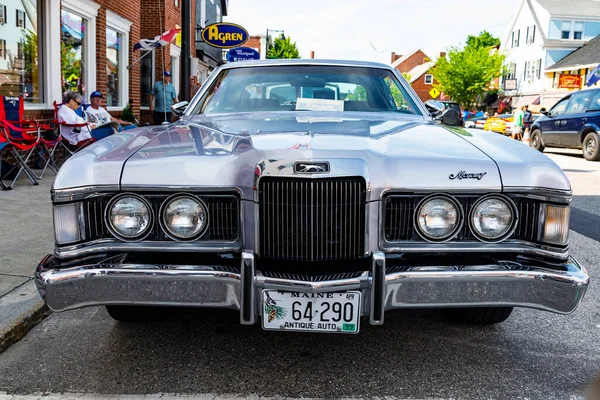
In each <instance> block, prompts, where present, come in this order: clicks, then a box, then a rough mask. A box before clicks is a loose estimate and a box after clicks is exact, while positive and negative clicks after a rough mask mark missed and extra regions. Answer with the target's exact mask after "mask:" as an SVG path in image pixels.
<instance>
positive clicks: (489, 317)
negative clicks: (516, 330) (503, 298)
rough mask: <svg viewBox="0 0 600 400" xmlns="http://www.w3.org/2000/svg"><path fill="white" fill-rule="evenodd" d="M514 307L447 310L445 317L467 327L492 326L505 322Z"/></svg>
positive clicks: (445, 310)
mask: <svg viewBox="0 0 600 400" xmlns="http://www.w3.org/2000/svg"><path fill="white" fill-rule="evenodd" d="M512 310H513V308H512V307H469V308H446V309H444V311H443V312H444V316H445V317H446V318H447V319H448V320H449V321H451V322H455V323H458V324H467V325H492V324H497V323H500V322H503V321H505V320H506V319H507V318H508V317H509V316H510V314H511V313H512Z"/></svg>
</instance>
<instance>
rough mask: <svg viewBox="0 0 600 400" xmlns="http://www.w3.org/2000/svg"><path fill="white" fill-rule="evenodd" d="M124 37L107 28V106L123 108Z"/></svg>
mask: <svg viewBox="0 0 600 400" xmlns="http://www.w3.org/2000/svg"><path fill="white" fill-rule="evenodd" d="M122 41H123V35H122V34H121V33H119V32H117V31H115V30H113V29H110V28H106V75H107V76H106V78H107V79H106V105H107V106H122V104H121V97H120V96H119V93H120V90H119V89H120V78H121V74H122V72H121V69H122V65H121V63H120V61H121V52H122V48H121V46H122V44H121V43H122Z"/></svg>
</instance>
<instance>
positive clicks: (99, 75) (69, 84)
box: [0, 0, 226, 121]
mask: <svg viewBox="0 0 600 400" xmlns="http://www.w3.org/2000/svg"><path fill="white" fill-rule="evenodd" d="M183 1H184V0H95V1H91V0H3V1H2V2H1V4H0V94H2V95H5V96H23V97H25V112H26V116H27V117H28V118H35V119H49V118H52V116H53V103H54V102H55V101H56V102H61V101H62V97H63V94H64V93H65V92H66V91H67V90H75V91H79V92H81V93H82V95H83V97H84V101H85V102H86V103H87V102H89V95H90V93H91V92H93V91H94V90H99V91H100V92H102V93H103V95H104V96H105V101H104V104H103V106H104V107H105V108H106V109H107V110H108V111H109V112H111V113H112V114H113V115H114V116H118V115H119V113H120V112H121V111H122V109H123V108H124V107H125V106H126V105H127V104H128V103H129V102H130V101H131V102H132V104H133V108H134V112H135V115H136V116H137V117H138V118H139V119H141V120H142V121H148V120H149V119H150V114H149V111H148V109H149V107H148V106H149V104H148V102H149V92H150V90H151V88H152V86H153V84H154V82H156V81H157V80H158V79H162V72H163V70H169V71H171V73H172V74H173V78H172V82H173V84H174V85H175V87H176V89H177V92H179V91H180V87H179V83H180V82H181V80H182V77H180V67H181V62H182V60H181V48H180V45H181V37H177V38H176V39H175V40H174V41H173V43H171V44H170V45H167V46H165V47H163V48H160V49H157V50H154V51H151V52H145V51H139V50H138V51H135V52H134V51H133V46H134V45H135V44H136V43H137V42H138V41H139V40H140V38H143V39H149V38H153V37H155V36H158V35H160V34H161V33H163V32H165V31H167V30H169V29H172V28H175V27H179V26H180V25H181V5H182V3H183ZM189 1H190V8H191V20H192V21H191V22H192V26H193V27H194V26H196V25H197V21H196V10H197V7H196V2H207V3H214V0H189ZM217 1H219V0H217ZM223 3H224V4H226V0H223ZM190 47H191V54H192V57H193V56H194V55H196V40H195V31H194V29H191V32H190ZM141 56H144V57H143V58H141V59H140V57H141ZM138 59H139V60H138ZM221 62H222V61H221ZM190 63H191V68H190V70H191V74H192V79H193V78H195V77H196V76H197V74H198V73H199V71H200V68H199V62H198V59H197V58H195V57H193V58H191V59H190ZM186 81H187V80H186Z"/></svg>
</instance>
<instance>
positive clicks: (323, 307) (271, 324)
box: [262, 290, 360, 333]
mask: <svg viewBox="0 0 600 400" xmlns="http://www.w3.org/2000/svg"><path fill="white" fill-rule="evenodd" d="M262 300H263V303H262V307H263V319H262V321H263V329H268V330H271V329H273V330H282V331H300V332H330V333H357V332H358V325H359V320H360V292H336V293H299V292H284V291H279V290H264V291H263V292H262Z"/></svg>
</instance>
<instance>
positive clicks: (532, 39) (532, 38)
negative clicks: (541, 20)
mask: <svg viewBox="0 0 600 400" xmlns="http://www.w3.org/2000/svg"><path fill="white" fill-rule="evenodd" d="M533 42H535V25H533V34H532V36H531V43H533Z"/></svg>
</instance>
